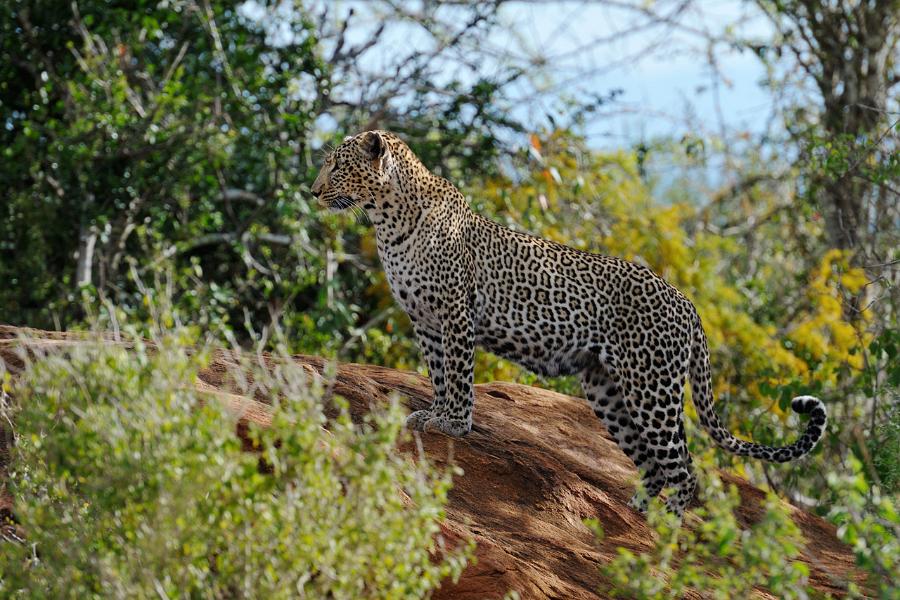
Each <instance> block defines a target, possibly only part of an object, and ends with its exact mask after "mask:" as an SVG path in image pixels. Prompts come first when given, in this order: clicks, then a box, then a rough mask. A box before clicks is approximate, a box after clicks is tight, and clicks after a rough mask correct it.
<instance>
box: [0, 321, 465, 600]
mask: <svg viewBox="0 0 900 600" xmlns="http://www.w3.org/2000/svg"><path fill="white" fill-rule="evenodd" d="M190 341H191V340H190V339H189V337H188V336H186V335H185V334H184V333H183V332H181V333H177V334H167V335H164V336H163V337H161V338H160V339H159V341H158V342H157V344H155V345H154V347H148V345H145V344H144V343H143V342H142V341H141V340H140V339H138V338H133V339H130V340H129V345H131V346H133V347H129V348H126V346H125V345H124V344H109V343H104V344H99V343H98V344H93V343H89V344H81V345H78V346H77V347H75V348H73V349H72V350H71V351H69V352H67V353H65V354H62V353H54V354H51V355H47V356H43V357H40V358H37V359H35V360H34V361H32V362H31V363H30V365H29V366H28V367H27V369H26V372H25V373H24V374H23V375H22V376H21V377H20V378H17V379H16V380H15V382H13V383H12V385H11V390H12V398H13V404H12V406H11V407H10V409H9V411H8V412H9V413H10V414H9V415H7V416H9V417H10V418H11V419H12V420H13V422H14V423H15V427H16V430H17V445H16V447H15V450H14V453H13V456H12V461H11V465H10V479H11V485H12V487H13V494H14V497H15V501H16V506H15V511H16V514H17V515H18V517H19V518H20V520H21V521H22V524H23V526H24V527H25V529H26V531H27V537H28V543H27V545H17V544H6V545H5V546H4V548H3V552H2V553H0V596H4V597H9V596H17V595H22V596H28V597H53V598H57V597H60V598H61V597H73V598H76V597H77V598H86V597H95V596H113V597H150V596H153V597H174V596H179V597H184V596H191V597H208V598H219V597H235V598H240V597H263V598H279V597H296V596H305V597H315V598H324V597H330V598H366V597H379V598H382V597H391V598H419V597H422V596H423V595H426V594H427V593H428V591H429V590H431V589H434V588H435V587H437V585H438V584H439V582H440V581H441V580H442V579H443V578H445V577H453V578H454V579H455V578H456V577H457V576H458V575H459V573H460V572H461V570H462V568H463V566H464V564H465V560H466V556H467V552H468V551H467V550H466V549H463V550H461V551H452V552H443V558H441V559H436V557H435V553H436V552H442V551H443V549H442V548H439V547H438V546H437V545H436V542H435V540H436V539H437V540H438V541H437V544H440V543H441V542H440V537H439V536H438V537H437V538H436V534H437V532H438V522H439V520H440V519H441V518H442V517H443V514H444V512H443V507H444V504H445V502H446V497H447V491H448V489H449V487H450V473H448V472H437V471H436V470H435V469H434V468H433V467H431V466H429V465H428V464H427V463H426V462H425V461H424V460H421V461H419V462H418V464H415V463H413V462H412V461H409V460H408V459H405V458H404V457H402V456H401V455H399V454H398V453H397V451H396V448H395V446H396V442H397V440H398V437H399V436H400V435H401V422H402V415H401V413H400V408H399V406H398V405H397V403H396V402H394V403H392V404H391V405H390V406H389V407H388V408H387V409H385V410H383V411H381V412H378V411H373V414H372V415H371V416H370V417H369V418H368V420H367V421H366V422H365V423H364V424H363V425H362V426H355V425H354V424H353V423H352V422H351V421H350V418H349V416H348V413H347V410H346V404H345V403H342V401H340V400H339V399H338V400H335V402H336V403H337V404H338V407H339V409H340V411H339V412H340V415H339V416H338V417H337V418H336V419H334V420H331V421H330V422H328V423H327V425H328V429H327V431H326V430H325V429H324V426H325V425H326V418H325V416H324V413H323V404H322V401H321V388H320V387H317V386H316V384H315V382H312V381H310V378H309V377H308V376H307V375H306V374H305V372H304V371H303V369H301V368H300V367H299V366H298V365H296V364H294V363H292V362H290V361H289V360H286V357H284V358H285V360H277V361H274V362H272V363H270V364H269V365H268V366H259V365H257V366H254V368H253V373H252V375H253V376H252V378H248V379H246V381H252V382H253V384H252V385H253V386H255V387H256V388H257V389H262V390H265V393H266V394H267V395H268V396H269V397H271V398H272V399H273V401H274V404H275V406H274V409H275V410H274V417H273V423H272V426H271V428H269V429H265V430H262V429H252V430H251V433H250V435H251V437H252V439H253V440H254V442H255V443H256V444H257V447H258V448H259V449H260V450H261V455H257V454H253V453H249V452H243V451H242V450H241V444H240V442H239V440H238V439H237V437H236V436H235V435H234V427H235V417H234V416H231V415H229V414H228V413H227V412H225V410H224V409H223V408H222V406H221V404H220V403H219V402H215V401H208V402H204V401H203V400H204V399H203V398H201V397H200V395H199V394H198V392H197V391H196V389H195V387H194V382H195V380H196V377H197V375H198V371H199V369H200V368H201V366H202V365H203V364H204V360H205V358H206V356H207V353H206V352H199V353H197V352H192V351H189V350H188V346H187V343H188V342H190ZM238 378H239V377H238ZM7 385H9V381H7ZM261 460H262V461H264V463H265V465H267V466H268V468H267V469H261V468H260V461H261Z"/></svg>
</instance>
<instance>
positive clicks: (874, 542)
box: [827, 456, 900, 600]
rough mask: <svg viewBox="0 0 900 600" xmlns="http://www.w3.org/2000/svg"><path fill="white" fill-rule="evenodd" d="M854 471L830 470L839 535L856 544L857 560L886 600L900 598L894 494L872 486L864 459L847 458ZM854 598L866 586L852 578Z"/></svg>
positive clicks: (899, 517)
mask: <svg viewBox="0 0 900 600" xmlns="http://www.w3.org/2000/svg"><path fill="white" fill-rule="evenodd" d="M847 462H848V463H849V465H850V472H849V473H845V474H838V473H829V474H828V478H827V479H828V487H829V489H830V490H831V493H832V494H833V495H834V498H835V504H834V507H833V508H832V509H831V511H830V512H829V513H828V517H829V519H831V521H833V522H834V523H835V524H836V525H837V526H838V530H837V535H838V537H839V538H840V539H841V540H842V541H844V542H846V543H847V544H849V545H850V546H851V547H852V548H853V553H854V554H855V555H856V564H858V565H859V566H860V567H862V568H863V569H865V571H866V572H867V574H868V575H869V584H870V587H871V588H872V589H873V590H876V591H877V592H878V597H879V598H884V599H885V600H889V599H893V598H900V511H898V510H897V497H896V496H895V497H894V498H891V497H890V496H888V495H887V494H885V493H883V492H882V490H880V489H879V488H878V487H877V486H871V485H870V484H869V483H868V480H867V479H866V477H865V474H864V472H863V466H862V463H861V462H860V461H858V460H857V459H855V458H853V457H852V456H850V457H849V458H848V459H847ZM848 593H849V596H850V597H851V598H862V597H865V596H864V595H863V592H862V590H860V589H859V586H857V585H856V584H855V583H853V582H850V583H849V586H848Z"/></svg>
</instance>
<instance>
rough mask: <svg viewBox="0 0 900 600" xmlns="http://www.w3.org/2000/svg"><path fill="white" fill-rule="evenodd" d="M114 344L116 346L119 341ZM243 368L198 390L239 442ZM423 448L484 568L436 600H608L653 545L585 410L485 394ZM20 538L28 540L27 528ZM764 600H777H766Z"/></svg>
mask: <svg viewBox="0 0 900 600" xmlns="http://www.w3.org/2000/svg"><path fill="white" fill-rule="evenodd" d="M104 337H105V339H106V343H109V342H112V341H114V340H113V339H112V337H111V336H104ZM88 339H89V338H86V337H85V336H83V335H82V334H77V335H76V334H69V333H53V332H45V331H37V330H33V329H21V328H14V327H6V326H0V360H2V361H3V362H4V363H5V364H6V368H7V369H8V370H10V371H11V372H12V373H13V374H14V375H15V373H16V372H18V371H20V370H21V368H22V365H23V361H22V358H21V357H22V352H23V349H24V348H30V349H31V350H32V351H35V350H39V351H54V350H64V349H65V348H66V347H70V346H71V345H73V344H80V343H90V342H89V341H88ZM263 358H264V360H272V359H271V358H270V357H268V356H264V357H263ZM293 360H295V361H296V362H297V363H298V364H301V365H304V366H305V368H306V369H308V370H309V371H310V372H311V373H314V374H321V373H322V370H323V367H324V360H323V359H321V358H318V357H313V356H295V357H293ZM235 368H238V363H237V362H236V361H235V359H234V356H233V355H231V354H229V353H227V352H218V353H216V354H215V355H214V360H213V362H212V363H211V364H210V365H209V367H208V368H207V369H205V370H204V371H202V373H201V376H200V381H198V382H197V384H196V385H197V387H198V389H199V390H202V391H203V392H205V393H206V394H208V395H212V396H214V397H216V398H218V399H219V400H221V401H222V402H225V403H226V404H227V405H228V406H229V407H230V409H231V410H232V411H234V412H235V413H237V414H238V415H239V416H240V422H239V425H238V432H237V433H238V435H241V434H242V431H243V430H244V429H245V428H246V425H247V423H249V422H253V423H258V424H261V425H267V424H268V423H269V422H270V421H269V419H270V414H271V408H270V406H269V405H268V404H267V399H266V398H248V397H244V396H241V395H240V394H236V393H234V388H233V387H232V386H231V385H230V383H229V382H230V381H231V378H230V377H229V373H230V372H231V371H232V369H235ZM332 389H333V393H336V394H339V395H341V396H343V397H345V398H346V399H347V400H349V402H350V406H351V412H352V416H353V418H354V420H358V419H361V418H362V416H363V415H364V414H365V413H366V412H367V411H369V410H370V407H372V406H378V405H381V404H384V403H386V402H388V397H389V395H390V394H394V393H397V394H399V395H400V397H401V398H402V399H403V401H404V402H405V404H406V406H407V407H408V408H409V409H410V410H418V409H421V408H425V407H426V406H427V404H428V403H429V402H430V398H431V386H430V384H429V382H428V380H427V379H426V378H424V377H422V376H420V375H417V374H415V373H410V372H403V371H397V370H393V369H387V368H383V367H377V366H371V365H359V364H341V365H339V366H338V368H337V373H336V378H335V379H334V381H333V388H332ZM7 429H8V428H7ZM0 433H2V434H3V435H0V467H5V464H6V459H7V457H8V450H9V444H10V443H11V436H10V434H9V432H8V431H3V432H0ZM421 443H422V445H423V447H424V449H425V452H426V453H427V455H428V457H429V458H430V459H431V460H432V461H434V462H435V463H437V464H446V463H447V460H448V457H450V456H451V455H452V460H453V461H454V462H455V464H456V465H458V466H459V467H461V468H462V469H463V471H464V475H463V476H461V477H457V478H456V480H455V481H454V486H453V490H452V491H451V493H450V499H449V505H448V507H447V519H446V521H445V522H444V523H443V525H442V530H443V533H444V535H445V536H446V537H448V538H450V539H451V540H459V539H463V538H470V539H474V540H475V541H476V543H477V551H476V555H477V562H476V563H475V564H473V565H470V566H469V567H468V568H467V569H466V570H465V572H464V573H463V575H462V577H461V579H460V581H459V582H458V583H456V584H455V585H454V584H450V583H449V582H448V583H447V584H446V585H444V586H443V587H442V588H441V589H440V590H439V591H438V592H436V593H435V594H434V598H438V599H458V600H468V599H472V600H475V599H485V598H502V597H503V595H504V594H505V593H506V592H507V591H509V590H516V591H518V592H519V594H520V596H521V597H522V598H524V599H531V598H535V599H549V598H554V599H560V600H563V599H565V600H574V599H595V598H605V597H607V596H605V595H604V594H603V593H602V592H601V591H599V590H601V589H605V587H606V582H605V581H604V579H603V577H602V576H601V575H600V572H599V566H600V565H601V564H603V563H604V562H606V561H608V560H610V559H611V558H613V557H614V556H615V555H616V549H617V548H618V547H620V546H621V547H624V548H628V549H630V550H632V551H634V552H641V551H645V550H648V549H649V548H650V541H651V539H652V535H651V532H650V529H649V528H648V527H647V524H646V522H645V520H644V518H643V516H641V515H640V514H638V513H636V512H635V511H633V510H632V509H630V508H629V507H628V506H627V505H626V502H627V501H628V499H629V497H630V496H631V493H632V491H633V486H634V482H635V480H636V476H637V474H636V472H635V469H634V467H633V465H632V464H631V462H630V461H629V460H628V458H627V457H625V455H624V454H622V452H621V451H620V450H619V449H618V447H617V446H616V444H615V442H614V441H613V440H612V439H611V438H610V436H609V434H608V433H607V432H606V430H605V429H604V428H603V425H602V424H601V423H600V422H599V420H598V419H596V418H595V417H594V416H593V414H592V412H591V410H590V409H589V408H588V406H587V404H586V403H585V402H584V401H582V400H580V399H578V398H572V397H569V396H564V395H562V394H558V393H555V392H551V391H548V390H544V389H540V388H536V387H528V386H523V385H517V384H509V383H491V384H483V385H478V386H477V388H476V412H475V426H474V429H473V430H472V432H471V433H470V434H469V435H467V436H466V437H464V438H462V439H458V440H452V439H450V438H448V437H446V436H443V435H436V434H431V435H426V436H422V437H421ZM399 450H400V451H401V452H404V453H407V454H408V455H409V456H410V457H411V458H415V456H416V455H417V452H416V447H415V443H414V442H406V443H403V444H402V445H401V446H400V448H399ZM2 476H5V473H3V471H2V469H0V477H2ZM722 477H723V478H724V479H725V480H727V481H728V482H731V483H734V484H735V485H736V486H737V487H738V489H739V491H740V495H741V506H740V508H739V510H738V517H739V520H740V522H741V524H742V525H743V526H750V525H752V524H753V523H754V522H756V521H757V520H758V519H759V517H760V515H761V512H762V510H761V505H760V502H761V500H762V499H763V498H764V493H763V492H762V491H761V490H759V489H758V488H756V487H754V486H752V485H750V484H749V483H748V482H747V481H745V480H743V479H740V478H738V477H734V476H732V475H729V474H727V473H722ZM4 493H5V492H4ZM11 501H12V499H11V498H10V497H9V496H8V495H6V496H4V497H2V498H0V512H6V514H10V510H11V507H12V504H11ZM791 510H792V516H793V519H794V520H795V522H796V523H797V525H798V526H799V527H800V528H801V530H802V532H803V535H804V537H805V539H806V548H805V550H804V552H803V557H802V558H803V560H804V561H805V562H806V563H807V564H808V566H809V570H810V583H811V585H812V587H814V588H815V589H816V590H818V591H819V592H825V593H830V594H833V595H835V596H841V595H842V594H841V581H846V579H847V578H848V577H849V578H853V579H857V580H858V579H859V573H857V572H856V571H855V567H854V559H853V554H852V553H851V551H850V549H849V548H848V547H847V546H845V545H844V544H842V543H841V542H840V541H839V540H838V539H837V538H836V537H835V529H834V527H833V526H832V525H831V524H829V523H827V522H826V521H824V520H822V519H821V518H819V517H816V516H814V515H811V514H809V513H807V512H804V511H802V510H799V509H796V508H793V507H791ZM589 517H590V518H595V519H597V520H598V521H599V522H600V523H601V525H602V526H603V529H604V531H605V532H606V537H605V539H604V540H603V541H602V542H601V543H598V542H597V541H596V540H595V538H594V536H593V534H592V533H591V532H590V531H589V530H588V528H587V527H585V525H584V524H583V520H584V519H585V518H589ZM696 522H697V521H696V517H694V516H693V515H690V514H689V515H688V517H687V518H686V519H685V524H686V526H688V527H691V526H695V525H696ZM15 534H16V535H20V536H24V537H27V523H24V524H21V525H20V526H19V527H18V528H17V529H16V530H15ZM689 597H694V598H702V597H703V596H702V595H700V594H696V595H693V596H689ZM759 597H762V598H772V597H773V596H771V595H770V594H767V593H765V592H764V591H762V590H760V591H759Z"/></svg>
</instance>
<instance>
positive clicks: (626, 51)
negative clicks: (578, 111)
mask: <svg viewBox="0 0 900 600" xmlns="http://www.w3.org/2000/svg"><path fill="white" fill-rule="evenodd" d="M616 1H619V2H621V1H624V0H614V2H613V3H615V2H616ZM633 1H634V2H635V3H637V2H639V0H633ZM670 2H671V0H668V1H667V0H661V1H657V2H654V1H653V0H647V1H646V2H644V3H643V4H636V5H637V6H646V7H653V8H655V9H659V10H662V11H663V12H665V11H666V10H668V7H669V6H670ZM421 4H422V3H421V2H420V1H419V0H410V1H408V2H406V3H405V4H404V3H401V6H403V7H404V8H407V7H408V8H409V10H410V11H411V12H416V11H418V10H420V9H421ZM671 4H675V3H674V2H671ZM380 6H381V4H380V3H377V2H365V1H360V0H312V7H313V9H314V13H317V12H319V11H321V10H322V9H323V8H327V9H328V13H329V16H330V19H331V26H332V27H334V28H339V27H340V23H341V22H342V20H343V19H344V18H345V17H346V15H347V14H348V12H349V11H350V10H351V9H352V10H353V11H354V17H353V19H352V20H351V24H352V25H351V27H350V28H349V29H348V45H349V44H353V43H359V42H361V41H363V40H365V39H368V34H369V33H370V32H371V31H372V30H373V29H374V28H376V27H377V26H378V25H379V24H380V22H381V18H380V14H379V10H380V9H379V7H380ZM691 6H692V8H691V9H690V12H689V13H688V14H686V15H682V17H681V19H680V22H681V23H682V24H683V25H684V26H685V28H688V29H692V30H695V31H705V32H709V33H711V34H716V35H721V34H723V32H726V31H729V30H730V31H731V32H733V34H734V35H738V36H741V37H747V36H754V37H761V38H767V37H769V36H771V27H770V26H769V25H768V23H767V22H766V20H765V19H764V18H763V17H762V16H761V15H760V14H759V12H758V10H757V9H755V8H754V7H753V6H752V4H750V3H748V2H746V1H745V0H704V1H702V2H699V1H698V2H695V3H693V4H692V5H691ZM241 10H242V12H243V13H244V14H246V15H248V16H251V17H252V18H258V19H265V16H266V9H265V8H263V7H262V5H260V4H259V3H257V2H256V1H255V0H249V1H247V2H245V3H243V5H242V9H241ZM291 10H293V8H292V5H291V3H287V2H286V3H284V4H282V5H280V6H277V7H274V8H270V9H269V11H270V12H269V16H270V17H274V18H273V20H272V22H270V23H271V24H272V25H273V26H274V27H273V31H274V36H275V37H276V38H277V37H278V35H279V34H278V25H277V22H278V21H279V17H283V16H285V14H284V13H285V12H288V13H289V12H290V11H291ZM439 10H440V13H439V14H441V15H442V16H443V17H444V18H447V17H448V16H451V17H452V15H453V14H454V13H453V11H457V12H459V14H460V15H461V17H460V18H462V16H464V15H467V14H468V13H466V10H467V9H460V8H459V7H454V6H446V5H445V6H441V8H440V9H439ZM500 20H501V23H502V26H501V27H499V28H495V29H494V30H493V31H492V33H491V35H490V37H489V39H488V40H486V43H484V44H483V45H482V46H479V47H478V48H474V49H470V50H471V51H474V53H475V54H477V56H478V59H479V64H478V70H479V72H480V73H482V74H491V73H496V72H499V71H502V70H503V68H504V66H505V65H506V64H508V62H509V61H510V60H512V61H513V62H514V63H516V64H519V65H521V64H527V63H528V62H529V61H531V60H537V59H538V57H543V58H549V59H550V61H549V63H546V64H545V65H544V66H543V68H541V69H535V73H539V75H537V76H535V77H532V78H529V79H528V80H527V81H523V82H521V84H520V85H519V87H518V88H517V89H516V90H515V91H514V95H515V94H518V96H519V97H520V98H521V99H522V100H521V101H520V102H519V103H517V104H516V105H515V106H514V108H513V109H512V110H513V111H515V112H516V113H517V115H516V116H518V117H524V118H526V119H528V120H530V121H532V122H534V123H535V125H536V127H535V128H537V127H539V126H540V125H545V124H546V123H547V119H546V114H547V113H548V112H549V113H555V114H556V116H558V117H560V120H561V121H563V122H565V120H566V119H565V116H566V115H565V114H563V113H564V112H565V110H566V109H565V108H564V107H561V105H560V102H559V101H558V97H559V95H560V94H561V95H563V96H565V95H568V96H571V97H575V98H578V97H583V96H585V95H590V94H601V95H606V94H608V93H609V92H610V91H611V90H613V89H620V90H622V93H621V95H620V96H619V97H618V98H617V101H616V102H615V103H614V104H612V105H610V106H609V108H608V109H605V110H602V111H601V112H600V113H598V114H597V115H595V117H594V118H593V119H592V121H591V122H589V123H587V125H586V128H585V133H586V134H587V136H588V138H589V141H590V143H591V145H592V146H594V147H596V148H601V149H602V148H613V147H622V146H630V145H633V144H634V143H636V142H638V141H643V140H648V139H652V138H655V137H659V136H674V137H680V136H681V135H683V134H684V133H687V132H689V133H692V134H694V135H699V136H704V137H707V136H711V135H715V134H717V133H719V132H720V128H721V127H722V126H724V127H725V128H726V129H727V130H728V132H729V133H731V134H734V133H739V132H741V131H749V132H760V131H763V130H764V129H765V128H766V126H767V121H768V118H769V116H770V111H771V108H772V98H771V96H770V94H769V93H768V92H767V91H766V90H765V89H763V88H762V87H761V86H760V81H761V79H762V78H763V77H764V75H765V72H764V69H763V67H762V65H761V64H760V62H759V60H758V58H757V57H756V56H754V55H752V54H751V53H749V52H744V53H741V52H738V51H736V50H734V49H732V48H729V47H728V45H727V44H718V45H717V46H716V48H715V52H714V53H713V56H714V57H715V59H716V61H717V66H718V72H719V74H720V75H721V77H720V78H719V88H718V97H719V103H718V105H719V107H720V110H718V111H717V109H716V103H715V102H714V98H715V95H714V90H713V88H712V85H711V84H712V78H711V77H710V73H711V71H710V65H709V60H708V53H707V46H706V43H705V42H704V41H703V39H702V38H701V36H698V35H696V34H694V33H688V32H685V31H679V30H672V29H671V28H666V27H654V28H642V29H639V30H638V31H636V32H634V33H633V34H631V35H627V36H622V35H620V33H621V32H623V31H628V30H629V29H631V28H633V27H634V25H635V24H639V23H640V22H641V18H640V16H639V15H638V14H637V13H635V12H634V11H629V10H623V9H621V8H613V7H610V6H608V3H604V2H591V1H589V0H581V1H562V2H528V1H518V2H516V1H513V2H508V3H506V4H504V5H503V6H502V7H501V13H500ZM597 40H606V41H604V42H602V43H599V44H598V43H595V42H596V41H597ZM433 43H434V39H433V38H432V37H431V36H429V35H428V34H426V33H424V32H423V31H422V30H421V28H417V27H416V26H413V25H410V24H408V23H401V24H396V25H394V26H393V27H392V28H389V29H388V30H387V31H386V32H385V34H384V36H383V38H382V41H381V43H379V44H378V45H377V46H375V47H374V48H373V49H372V50H370V51H369V52H367V53H366V54H365V55H364V58H363V60H362V61H361V63H363V66H364V68H366V69H370V70H372V71H375V72H382V73H388V74H390V73H391V69H396V64H397V61H398V60H399V58H398V57H401V56H402V55H403V53H404V52H409V51H411V50H412V49H422V50H427V49H428V48H429V46H430V45H431V44H433ZM460 64H461V61H456V62H454V58H453V57H448V59H447V60H446V61H445V62H444V63H443V64H442V65H441V69H444V70H445V71H446V76H447V79H448V80H450V79H452V78H454V77H461V78H463V79H465V78H474V77H475V76H476V74H475V73H473V72H472V71H469V70H467V69H466V68H463V67H460V66H459V65H460ZM301 83H302V82H301ZM306 86H307V87H311V86H314V82H312V81H309V82H306ZM350 86H351V87H352V83H351V84H350ZM536 90H538V91H542V92H543V93H537V94H536V93H535V91H536ZM310 91H311V92H312V90H310ZM326 121H327V119H326Z"/></svg>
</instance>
